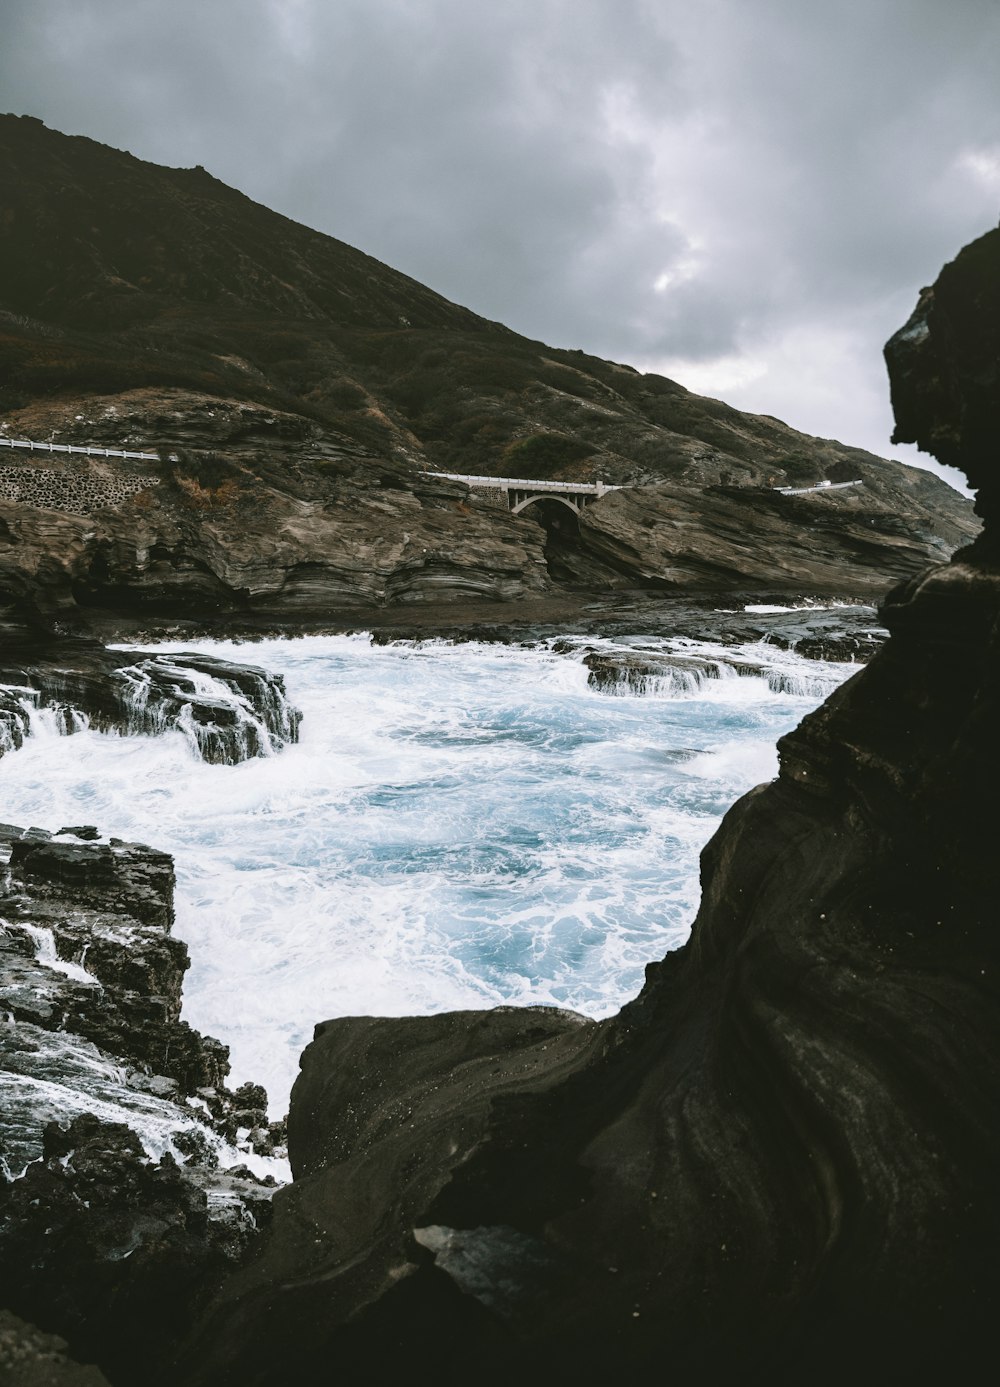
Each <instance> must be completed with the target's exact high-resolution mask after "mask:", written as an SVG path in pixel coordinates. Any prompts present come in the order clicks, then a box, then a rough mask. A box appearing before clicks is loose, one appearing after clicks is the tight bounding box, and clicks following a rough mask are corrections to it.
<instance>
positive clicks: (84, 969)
mask: <svg viewBox="0 0 1000 1387" xmlns="http://www.w3.org/2000/svg"><path fill="white" fill-rule="evenodd" d="M99 839H100V835H99V834H98V833H97V830H96V829H95V828H94V827H92V826H89V825H78V826H73V827H69V828H64V829H62V830H61V831H60V832H59V833H58V834H51V833H48V832H46V831H44V830H42V829H37V828H35V829H27V830H25V829H20V828H14V827H12V826H10V825H2V826H0V967H2V975H3V983H2V988H0V1008H2V1011H3V1014H4V1018H5V1023H4V1025H3V1026H2V1028H0V1032H2V1033H0V1102H2V1110H3V1121H2V1123H0V1143H2V1150H0V1169H2V1172H3V1173H4V1174H5V1175H6V1177H7V1178H6V1179H5V1180H0V1301H2V1303H3V1304H4V1305H5V1306H6V1307H7V1308H8V1309H10V1310H12V1311H14V1313H15V1314H17V1315H18V1316H20V1317H22V1318H24V1319H26V1320H28V1321H31V1322H37V1323H39V1324H42V1325H46V1324H49V1325H51V1324H53V1323H55V1324H57V1325H58V1328H59V1331H60V1333H61V1334H62V1335H64V1336H65V1337H68V1338H69V1339H70V1340H71V1341H72V1344H73V1348H74V1352H75V1353H76V1354H77V1355H78V1356H80V1357H82V1358H83V1359H84V1360H91V1359H95V1358H96V1359H99V1361H100V1362H101V1364H102V1366H103V1367H104V1369H105V1370H106V1371H107V1372H109V1373H110V1374H111V1375H112V1377H113V1379H114V1380H118V1373H119V1364H128V1365H129V1367H128V1372H129V1374H132V1373H133V1372H135V1371H137V1364H139V1363H142V1364H145V1365H146V1367H147V1369H148V1372H149V1374H150V1375H152V1373H153V1372H154V1371H155V1370H157V1369H156V1364H157V1362H158V1359H159V1356H160V1355H161V1354H162V1352H164V1350H165V1349H166V1347H167V1346H168V1345H169V1343H170V1342H172V1341H173V1339H174V1338H175V1337H176V1335H177V1334H178V1333H179V1332H180V1330H181V1328H182V1327H183V1325H184V1324H185V1323H187V1321H188V1320H189V1319H190V1317H191V1315H192V1314H193V1313H194V1311H195V1307H196V1305H197V1303H198V1302H199V1300H200V1298H202V1297H203V1296H204V1295H205V1294H206V1293H207V1292H208V1291H209V1290H211V1289H212V1288H214V1287H215V1286H216V1285H217V1284H218V1283H219V1282H220V1280H221V1278H222V1277H223V1276H224V1275H226V1274H228V1273H229V1272H230V1271H231V1270H233V1269H234V1268H235V1267H236V1266H237V1265H238V1264H239V1263H240V1262H241V1261H242V1260H243V1259H244V1258H245V1256H246V1255H247V1254H248V1252H249V1250H250V1249H251V1247H252V1246H253V1245H254V1243H255V1241H256V1239H257V1238H258V1237H259V1234H260V1230H261V1229H263V1227H264V1226H265V1225H266V1223H267V1220H268V1218H269V1217H270V1200H271V1197H272V1195H273V1193H274V1189H275V1188H276V1186H277V1183H278V1181H277V1179H276V1175H275V1173H274V1172H277V1174H278V1175H279V1176H281V1175H282V1171H283V1160H282V1157H283V1152H284V1142H285V1132H284V1124H283V1123H270V1124H269V1123H268V1121H267V1117H266V1106H267V1097H266V1094H265V1093H264V1090H263V1089H262V1088H261V1087H260V1086H259V1085H255V1084H251V1083H247V1084H243V1085H241V1086H240V1087H239V1088H238V1089H236V1090H235V1092H233V1091H231V1090H230V1089H229V1088H228V1087H227V1086H226V1077H227V1075H228V1072H229V1061H228V1052H227V1050H226V1047H225V1046H223V1045H221V1044H220V1043H219V1042H218V1041H215V1040H213V1039H211V1038H210V1037H205V1036H202V1035H200V1034H199V1033H198V1032H197V1031H195V1030H193V1029H192V1028H191V1027H190V1026H189V1025H188V1024H187V1023H186V1022H184V1021H182V1020H181V1019H180V1009H181V988H182V980H183V976H184V972H185V971H186V969H187V967H188V952H187V947H186V945H184V944H183V943H182V942H181V941H180V940H179V939H177V938H175V937H174V936H173V935H172V934H171V925H172V923H173V885H174V873H173V863H172V861H171V859H170V858H169V857H168V856H167V855H166V854H165V853H162V852H158V851H156V850H155V849H152V848H148V847H145V846H143V845H141V844H136V843H123V842H120V841H118V840H117V839H111V840H110V841H108V842H103V841H100V840H99ZM262 1157H263V1159H261V1158H262ZM269 1168H270V1169H269ZM126 1310H127V1313H126ZM122 1370H124V1369H122ZM5 1380H6V1379H5ZM133 1380H141V1376H140V1377H139V1378H138V1379H135V1378H133Z"/></svg>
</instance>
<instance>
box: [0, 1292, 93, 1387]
mask: <svg viewBox="0 0 1000 1387" xmlns="http://www.w3.org/2000/svg"><path fill="white" fill-rule="evenodd" d="M0 1382H2V1383H3V1384H4V1387H108V1379H107V1378H106V1377H105V1376H104V1374H103V1373H102V1372H100V1371H99V1370H98V1369H97V1368H95V1367H93V1365H89V1364H88V1365H83V1364H81V1363H78V1362H76V1361H74V1360H73V1359H71V1358H69V1357H67V1354H66V1342H65V1340H64V1339H60V1338H59V1337H58V1336H57V1335H54V1334H43V1333H42V1332H41V1331H40V1330H38V1329H36V1328H35V1327H34V1325H31V1324H26V1323H25V1322H24V1320H19V1319H18V1318H17V1316H16V1315H12V1314H11V1313H10V1311H9V1310H0Z"/></svg>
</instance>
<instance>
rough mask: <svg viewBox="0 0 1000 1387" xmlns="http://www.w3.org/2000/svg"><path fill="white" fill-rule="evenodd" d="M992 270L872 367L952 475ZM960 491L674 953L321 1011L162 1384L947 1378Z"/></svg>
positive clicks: (999, 654) (968, 1308)
mask: <svg viewBox="0 0 1000 1387" xmlns="http://www.w3.org/2000/svg"><path fill="white" fill-rule="evenodd" d="M998 271H1000V232H993V233H991V234H990V235H989V236H988V237H985V238H983V240H982V241H980V242H978V243H977V244H976V245H975V246H973V247H970V248H969V250H967V251H965V252H963V254H962V255H961V256H959V258H958V260H957V261H956V262H955V264H954V265H952V266H950V267H948V269H947V270H946V271H945V272H944V274H943V275H942V278H941V281H940V282H939V286H936V287H935V290H934V294H933V299H932V300H931V302H932V303H933V304H934V305H936V307H935V308H934V309H933V310H932V311H930V312H929V313H928V314H927V316H926V320H925V321H926V330H924V328H923V327H922V328H921V330H920V333H919V334H917V336H916V337H914V336H912V335H911V336H910V337H909V338H907V339H905V341H904V344H903V345H904V348H905V349H901V348H900V345H899V343H898V341H897V343H896V344H895V346H891V347H890V358H889V359H890V369H891V372H892V377H893V396H894V401H895V403H896V407H897V411H898V414H899V417H900V431H901V434H903V436H911V435H912V434H916V436H917V437H918V438H919V439H920V440H921V441H925V440H930V441H931V442H932V443H935V440H937V439H939V438H943V439H946V440H947V448H946V449H944V448H943V449H942V450H943V451H946V460H947V461H949V462H950V463H953V464H954V463H958V464H960V465H961V464H962V463H963V462H964V461H965V459H966V457H968V459H969V466H970V475H973V476H975V477H976V478H977V480H980V481H984V482H985V485H986V488H987V491H988V490H989V488H990V487H991V486H992V482H991V478H992V472H988V473H987V472H986V470H985V469H987V468H988V467H992V466H993V463H992V459H991V458H990V457H988V456H987V442H988V441H990V446H992V442H991V440H993V439H995V438H996V436H997V433H998V430H1000V397H998V395H997V394H996V392H993V393H992V394H991V393H990V392H989V391H986V392H985V393H984V392H983V390H982V389H981V387H980V383H981V382H982V381H983V380H989V379H993V380H995V379H996V372H997V369H998V367H997V355H996V353H995V352H993V354H992V355H991V354H990V351H992V349H990V350H986V348H985V347H984V346H983V344H987V345H988V344H989V343H990V342H992V343H993V344H994V346H995V332H996V323H997V322H998V321H1000V301H998V298H997V292H996V289H997V285H998V284H1000V273H998ZM926 302H927V301H926V300H925V307H926ZM991 334H992V336H991ZM970 371H971V372H972V377H971V378H970V375H969V372H970ZM991 372H992V375H991V374H990V373H991ZM908 419H912V420H914V421H915V422H914V423H913V424H912V425H911V424H910V423H907V422H905V421H906V420H908ZM935 446H937V445H936V443H935ZM984 509H985V511H986V520H987V530H986V534H985V537H984V539H983V540H982V541H980V542H979V543H977V545H975V546H974V547H973V548H972V549H970V550H966V551H965V552H964V553H962V554H960V555H959V556H958V557H957V558H956V560H955V561H953V562H952V563H951V564H950V565H947V566H944V567H941V568H937V569H934V570H932V571H930V572H929V573H927V574H925V575H923V576H922V577H919V578H917V579H914V580H913V581H911V582H909V583H908V584H906V585H904V586H902V587H899V588H897V589H896V591H895V592H894V593H893V594H892V596H891V597H890V599H889V600H888V601H887V603H886V604H885V607H884V611H883V615H884V620H885V622H886V624H887V626H888V627H889V629H890V631H891V639H890V641H889V642H888V643H887V645H886V646H885V647H883V649H882V650H880V651H879V653H878V654H877V655H876V656H875V657H874V658H873V659H872V661H871V663H870V664H869V666H868V667H867V668H866V669H865V670H864V671H862V672H861V673H860V674H859V675H857V676H856V677H855V678H854V679H853V680H851V681H850V682H849V683H848V684H846V685H844V686H842V687H841V688H840V689H839V690H838V692H837V693H835V694H834V695H833V697H832V698H830V699H829V700H828V701H827V703H826V704H825V705H824V706H823V707H822V708H821V709H819V710H818V711H817V712H816V713H814V714H813V715H811V716H810V717H808V718H807V719H806V720H805V721H804V722H803V723H802V725H801V726H800V727H799V728H798V729H797V730H796V731H795V732H794V733H792V734H791V735H790V736H788V737H786V738H785V739H784V740H783V742H782V743H781V773H780V776H779V778H778V779H777V780H776V781H775V782H773V783H772V784H770V785H765V786H761V787H759V788H758V789H756V790H755V791H753V792H752V793H751V794H750V795H748V796H746V797H745V798H744V799H742V800H741V801H739V802H738V803H737V804H736V805H735V806H734V808H733V809H732V810H731V811H730V813H729V814H728V815H727V817H726V819H725V821H724V823H723V825H722V827H721V829H720V830H719V832H718V833H717V835H716V836H715V838H714V839H713V840H712V842H711V843H710V844H709V846H708V847H707V848H706V850H705V853H704V856H703V862H702V879H703V888H704V890H703V900H702V905H701V908H700V911H699V914H698V917H697V920H696V922H695V925H694V929H693V933H692V936H691V939H690V942H689V943H688V944H687V945H686V946H685V947H684V948H683V949H682V950H680V951H678V952H677V953H675V954H671V955H668V956H667V958H665V959H664V960H663V961H662V962H661V963H659V964H656V965H651V966H650V968H649V970H648V978H647V983H646V986H645V988H644V990H643V992H642V994H641V995H640V996H639V998H638V999H637V1000H636V1001H635V1002H634V1003H632V1004H631V1005H629V1006H628V1007H626V1008H625V1009H624V1010H623V1011H622V1013H621V1014H620V1015H619V1016H618V1017H616V1018H614V1019H612V1020H609V1021H606V1022H602V1023H592V1022H587V1021H583V1020H582V1019H580V1018H573V1017H569V1016H566V1015H565V1014H562V1013H557V1012H549V1011H543V1012H535V1011H529V1012H518V1011H515V1010H509V1011H508V1010H502V1011H499V1012H493V1013H489V1014H487V1015H486V1016H468V1015H456V1016H450V1017H448V1016H445V1017H433V1018H427V1019H424V1020H406V1021H393V1020H378V1021H377V1020H372V1019H370V1018H362V1019H343V1020H338V1021H335V1022H330V1023H327V1024H325V1025H322V1026H320V1027H318V1029H317V1035H316V1039H315V1040H314V1042H313V1044H312V1045H311V1046H310V1047H309V1048H308V1049H307V1051H306V1052H305V1054H304V1056H303V1060H302V1074H301V1077H300V1079H299V1081H298V1083H297V1085H296V1088H295V1091H294V1094H293V1101H292V1111H291V1116H290V1137H291V1150H290V1154H291V1159H292V1163H293V1167H294V1169H295V1172H296V1177H297V1178H296V1180H295V1182H294V1184H293V1185H292V1187H291V1188H290V1189H289V1190H287V1191H284V1192H283V1193H282V1194H281V1195H280V1196H279V1198H278V1200H277V1201H276V1207H275V1220H274V1225H273V1227H272V1230H271V1232H270V1234H269V1237H268V1240H267V1243H266V1245H265V1246H264V1248H263V1250H262V1251H261V1253H260V1255H259V1256H258V1257H257V1258H256V1259H255V1261H254V1262H253V1263H252V1264H251V1265H250V1266H248V1267H246V1268H245V1269H244V1270H243V1271H241V1272H240V1273H239V1274H238V1275H237V1276H235V1277H234V1278H232V1279H231V1281H230V1282H229V1283H228V1285H227V1286H226V1287H224V1289H223V1291H222V1293H221V1294H220V1296H219V1298H218V1300H217V1301H216V1303H215V1305H214V1306H213V1307H212V1309H211V1310H210V1312H209V1313H208V1314H207V1316H206V1318H205V1320H204V1322H203V1324H202V1325H201V1327H200V1330H199V1331H198V1332H197V1333H196V1334H195V1336H194V1337H193V1339H192V1341H191V1342H190V1343H189V1344H188V1346H187V1348H186V1350H185V1351H184V1352H183V1353H182V1354H181V1356H180V1359H179V1362H178V1365H177V1366H176V1367H175V1368H173V1369H172V1370H171V1371H172V1372H173V1373H174V1380H177V1381H181V1382H185V1383H191V1384H195V1383H197V1384H204V1387H207V1385H208V1384H222V1383H235V1382H240V1383H248V1384H261V1387H263V1384H274V1387H276V1385H277V1384H278V1383H282V1382H285V1381H288V1380H290V1379H292V1378H293V1379H294V1380H295V1381H296V1382H298V1383H301V1384H303V1385H304V1387H309V1384H319V1383H321V1382H327V1381H330V1380H331V1379H333V1378H340V1377H343V1378H344V1380H352V1381H361V1380H364V1381H371V1382H390V1381H396V1380H398V1379H399V1377H400V1376H401V1375H402V1374H404V1373H405V1372H407V1371H409V1370H411V1369H412V1366H413V1364H414V1363H415V1362H417V1363H421V1362H423V1363H426V1362H429V1361H433V1365H434V1375H435V1378H436V1380H437V1381H439V1382H443V1383H456V1384H457V1383H459V1382H466V1381H468V1380H469V1378H470V1377H472V1376H475V1377H476V1378H477V1379H478V1380H481V1381H484V1382H496V1383H501V1382H505V1383H506V1382H510V1381H512V1380H520V1381H524V1382H532V1383H533V1382H539V1383H540V1382H546V1381H550V1380H574V1379H576V1380H580V1381H586V1382H591V1381H605V1380H619V1379H621V1378H623V1377H632V1376H633V1375H638V1374H642V1375H649V1376H655V1377H657V1378H659V1377H662V1376H664V1375H669V1376H670V1377H672V1378H676V1380H678V1381H682V1382H689V1381H699V1382H713V1383H715V1382H720V1383H721V1382H725V1383H734V1384H735V1383H754V1382H760V1383H768V1384H772V1383H788V1384H792V1383H801V1382H810V1383H819V1384H830V1387H833V1384H838V1387H840V1384H842V1383H843V1382H844V1381H850V1380H853V1381H860V1382H864V1383H875V1382H885V1381H900V1380H909V1381H916V1382H936V1381H941V1380H955V1379H956V1378H960V1379H962V1380H973V1379H974V1377H975V1376H976V1374H977V1373H978V1372H979V1370H980V1369H979V1366H978V1365H979V1363H980V1362H981V1361H989V1359H990V1355H991V1353H992V1349H993V1344H994V1338H995V1329H994V1324H995V1314H996V1309H997V1303H996V1302H997V1278H996V1271H995V1249H996V1245H997V1238H998V1235H1000V1203H998V1196H997V1188H996V1170H997V1168H998V1157H1000V1055H998V1052H997V1046H996V1037H997V1034H998V1023H1000V999H998V996H997V990H996V976H997V966H998V964H1000V957H998V953H1000V943H998V937H997V931H996V928H995V919H996V900H997V896H998V888H1000V880H998V869H997V857H996V853H995V850H994V847H995V845H994V843H993V838H994V836H995V834H994V830H993V818H992V816H991V815H990V814H989V813H988V812H986V810H987V808H988V806H989V805H990V804H991V803H992V800H993V797H994V795H995V787H996V778H997V768H998V766H1000V757H998V755H997V752H998V750H1000V748H998V745H997V728H998V727H1000V706H998V697H1000V693H998V686H997V680H996V671H997V669H998V668H1000V648H998V640H1000V637H998V630H1000V565H998V563H997V559H996V553H997V550H996V537H995V533H994V529H993V527H992V523H991V520H992V518H991V515H990V507H989V505H986V506H985V507H984Z"/></svg>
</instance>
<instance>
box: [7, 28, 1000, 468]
mask: <svg viewBox="0 0 1000 1387" xmlns="http://www.w3.org/2000/svg"><path fill="white" fill-rule="evenodd" d="M0 109H4V110H11V111H14V112H16V113H18V114H24V113H27V114H31V115H37V116H40V117H41V118H42V119H43V120H44V121H45V122H46V124H47V125H50V126H52V127H54V128H56V129H60V130H63V131H66V132H67V133H71V134H83V135H89V136H91V137H93V138H94V139H98V140H102V141H104V142H105V143H107V144H111V145H115V146H117V147H119V148H123V149H128V150H131V152H132V153H133V154H136V155H138V156H140V157H141V158H144V159H151V160H154V161H155V162H157V163H164V164H172V165H180V166H190V165H193V164H203V165H204V166H205V167H206V168H207V169H209V171H210V172H211V173H213V174H215V175H216V176H217V177H219V178H221V179H223V180H224V181H225V182H227V183H230V184H233V185H235V186H236V187H238V188H240V189H242V190H243V191H244V192H246V193H248V194H249V195H250V196H251V197H254V198H256V199H257V200H259V201H260V202H263V203H266V204H267V205H268V206H269V207H273V208H275V209H277V210H278V211H280V212H283V213H285V214H286V215H287V216H290V217H293V218H295V219H296V220H297V221H301V222H305V223H306V224H307V225H309V226H312V227H316V228H317V229H319V230H321V231H326V232H329V233H330V234H331V235H334V236H337V237H339V238H341V239H342V240H344V241H347V242H349V243H350V244H352V245H355V246H358V247H359V248H360V249H362V250H365V251H367V252H368V253H369V254H371V255H375V256H377V257H378V258H379V259H381V260H384V261H386V262H387V263H388V264H391V265H393V266H395V267H396V268H397V269H400V270H403V271H405V272H406V273H407V274H410V275H412V276H414V277H415V278H416V279H419V280H421V281H422V282H424V283H425V284H428V285H430V286H431V288H433V289H436V290H437V291H438V292H439V293H442V294H444V295H446V296H447V297H448V298H450V299H454V300H456V301H458V302H460V303H463V304H466V305H467V306H468V307H470V308H473V309H475V310H476V311H477V312H479V313H482V314H484V315H485V316H487V317H489V318H496V319H499V320H501V321H503V322H505V323H507V324H508V325H509V326H510V327H513V328H515V329H517V330H518V331H519V332H522V333H526V334H527V335H529V336H531V337H538V338H541V339H543V340H544V341H546V342H549V343H552V344H555V345H558V346H562V347H582V348H584V349H586V350H587V351H590V352H594V353H597V354H598V355H600V356H606V357H611V358H613V359H615V360H618V361H625V362H629V363H631V364H632V365H635V366H637V367H639V368H640V369H644V370H656V371H660V372H662V373H664V374H666V375H669V376H672V377H673V378H674V379H675V380H679V381H680V382H681V383H682V384H684V385H687V386H688V387H689V388H690V389H693V390H697V391H700V392H702V393H705V394H712V395H716V396H718V397H719V398H721V399H725V400H727V401H729V402H730V403H731V404H734V405H737V406H739V407H740V408H742V409H752V410H756V411H759V412H761V413H767V414H775V415H777V416H778V417H780V418H782V419H785V420H786V421H787V422H788V423H790V424H792V425H794V426H795V427H796V428H799V429H803V430H805V431H806V432H809V433H815V434H819V435H822V436H824V437H836V438H840V439H842V440H843V441H844V442H848V443H854V444H858V445H860V446H862V447H866V448H870V449H871V450H872V451H874V452H878V453H881V454H882V455H883V456H897V457H900V458H902V459H904V460H907V459H910V458H911V450H909V449H893V448H891V447H890V445H889V441H888V440H889V434H890V432H891V428H892V423H891V413H890V410H889V404H888V388H887V384H886V378H885V369H884V366H883V363H882V355H881V349H882V344H883V343H884V341H885V339H886V338H887V337H888V336H889V335H890V334H891V333H892V332H893V331H894V330H895V328H896V327H898V326H899V325H900V324H901V323H902V322H903V321H904V320H905V319H906V317H907V316H908V315H909V313H910V311H911V309H912V307H913V304H914V303H915V300H916V296H917V292H918V290H919V289H920V287H921V285H924V284H927V283H930V282H931V281H932V280H933V279H934V278H935V277H936V275H937V273H938V271H939V269H940V267H941V265H942V264H943V263H944V262H945V261H946V260H949V259H951V258H952V257H953V256H954V255H955V254H956V253H957V251H958V250H959V249H960V247H961V246H962V245H963V244H965V243H966V242H968V241H969V240H971V239H972V238H973V237H975V236H978V235H981V234H982V233H983V232H984V231H987V230H988V229H989V228H990V227H992V226H995V225H996V224H997V221H998V218H1000V2H998V0H490V3H484V2H483V0H3V2H2V6H0Z"/></svg>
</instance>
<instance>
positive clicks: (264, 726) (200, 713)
mask: <svg viewBox="0 0 1000 1387" xmlns="http://www.w3.org/2000/svg"><path fill="white" fill-rule="evenodd" d="M81 647H82V648H81ZM68 654H69V658H66V654H62V653H61V654H60V656H59V660H58V662H57V661H56V660H55V659H53V658H52V657H51V656H48V657H46V658H43V659H41V660H37V661H34V662H32V661H30V660H29V661H26V662H25V663H24V664H23V665H20V666H17V665H14V666H13V667H12V665H11V664H8V663H7V661H0V755H2V754H3V753H4V752H5V751H11V750H15V749H16V748H18V747H20V746H21V745H22V744H23V742H24V738H25V736H26V735H28V733H29V732H30V731H31V730H32V727H33V726H37V725H39V724H40V723H43V724H44V725H45V726H46V727H47V728H48V729H49V730H50V731H53V732H56V733H59V734H62V735H69V734H71V733H73V732H76V731H79V730H80V729H81V728H84V727H91V728H93V729H94V730H95V731H100V732H120V733H122V734H124V735H127V736H141V735H155V734H157V733H160V732H166V731H168V730H171V729H176V730H177V731H179V732H181V733H182V734H183V735H184V737H185V738H186V739H187V741H188V743H189V745H190V747H191V750H192V752H193V753H194V754H195V755H197V756H198V757H200V758H201V759H202V760H203V761H207V762H209V763H210V764H213V765H235V764H236V763H238V762H240V761H247V760H250V759H252V758H253V757H257V756H271V755H273V754H274V753H275V752H277V751H279V750H280V749H281V747H283V746H288V745H291V744H292V743H294V742H296V741H297V740H298V735H299V723H300V721H301V714H300V713H299V711H298V709H296V708H293V707H292V705H291V704H290V703H289V701H288V699H287V697H286V695H285V688H284V683H283V681H282V679H281V676H280V675H274V674H271V673H269V672H268V671H267V670H263V669H259V668H257V667H256V666H255V665H244V664H235V663H233V662H231V661H228V660H219V659H216V658H214V657H213V656H210V655H203V654H170V655H165V654H152V655H150V654H149V653H148V652H146V651H142V652H140V651H134V650H132V651H127V650H121V651H114V650H104V649H102V648H101V647H98V646H90V645H83V644H82V643H80V646H79V647H74V646H71V647H70V649H69V652H68ZM74 657H75V658H74ZM12 676H13V678H12ZM7 680H11V682H7ZM14 680H16V682H14Z"/></svg>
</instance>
